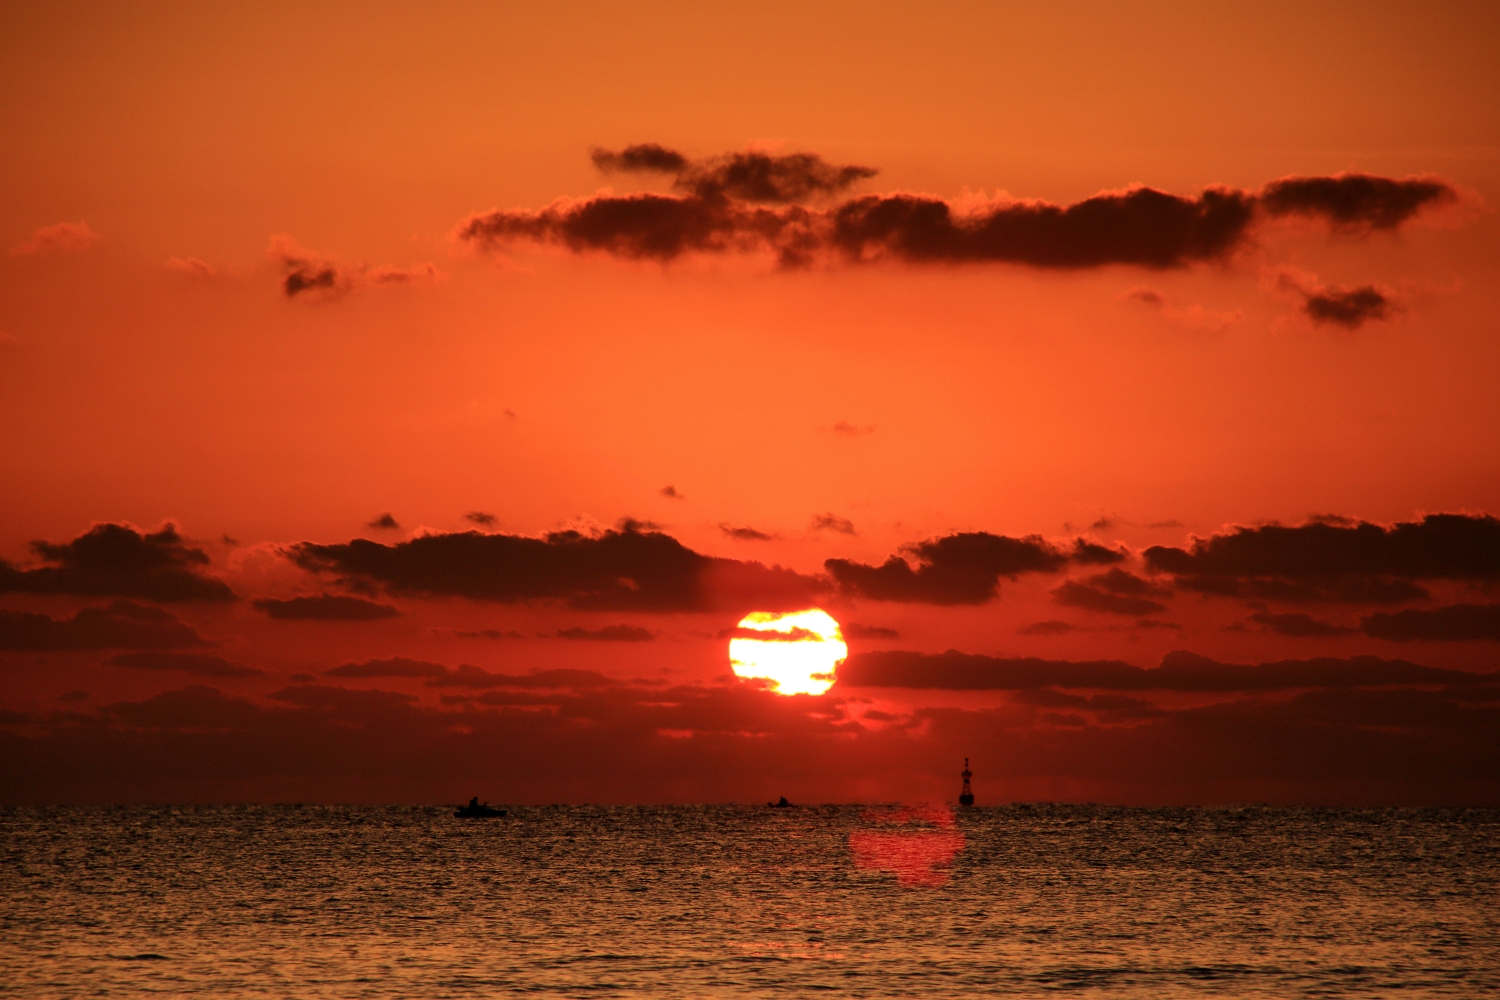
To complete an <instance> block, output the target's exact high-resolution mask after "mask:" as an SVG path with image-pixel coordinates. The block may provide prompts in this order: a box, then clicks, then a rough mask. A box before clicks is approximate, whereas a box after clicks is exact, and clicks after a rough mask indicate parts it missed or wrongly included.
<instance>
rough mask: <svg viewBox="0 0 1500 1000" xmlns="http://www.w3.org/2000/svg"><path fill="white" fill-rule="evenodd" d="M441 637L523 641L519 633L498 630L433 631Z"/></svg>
mask: <svg viewBox="0 0 1500 1000" xmlns="http://www.w3.org/2000/svg"><path fill="white" fill-rule="evenodd" d="M434 631H436V632H440V633H441V634H443V635H451V636H453V637H454V638H457V639H524V638H525V636H523V635H522V634H521V633H519V632H516V631H508V630H502V629H498V628H482V629H475V630H473V631H467V632H466V631H463V630H461V629H434Z"/></svg>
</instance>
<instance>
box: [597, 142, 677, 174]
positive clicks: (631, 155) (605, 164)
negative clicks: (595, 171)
mask: <svg viewBox="0 0 1500 1000" xmlns="http://www.w3.org/2000/svg"><path fill="white" fill-rule="evenodd" d="M589 158H590V159H592V160H593V161H594V166H595V167H597V168H599V169H600V170H601V171H603V172H604V173H606V174H611V173H615V172H617V171H620V172H625V173H640V172H654V173H661V174H676V173H681V172H682V171H684V170H686V169H687V166H688V158H687V157H686V156H683V155H682V154H681V153H679V152H677V151H676V150H675V149H668V148H667V147H665V146H659V145H657V144H656V143H654V142H642V143H637V144H635V145H633V146H626V147H625V148H624V149H622V150H620V151H619V152H618V153H614V152H611V151H609V150H607V149H596V150H594V151H593V153H591V154H589Z"/></svg>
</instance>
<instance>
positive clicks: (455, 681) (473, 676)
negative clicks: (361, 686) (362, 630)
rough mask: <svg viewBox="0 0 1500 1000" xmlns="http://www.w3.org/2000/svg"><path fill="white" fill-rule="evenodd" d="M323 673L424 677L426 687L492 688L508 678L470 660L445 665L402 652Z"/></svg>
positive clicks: (347, 675) (331, 674)
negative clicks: (468, 661)
mask: <svg viewBox="0 0 1500 1000" xmlns="http://www.w3.org/2000/svg"><path fill="white" fill-rule="evenodd" d="M324 673H325V675H326V676H329V677H358V678H370V677H425V678H426V679H427V687H466V688H492V687H500V686H501V685H503V684H505V683H506V681H507V680H508V679H509V678H508V676H507V675H506V674H494V673H490V672H489V671H488V670H485V669H483V668H482V667H476V666H474V665H473V664H470V663H460V664H459V665H458V666H456V667H446V666H444V665H443V664H441V663H432V662H429V661H427V660H414V659H412V658H410V657H406V656H391V657H387V658H386V659H383V660H366V661H365V662H363V663H345V664H342V665H341V666H337V667H334V668H333V669H331V670H327V671H324Z"/></svg>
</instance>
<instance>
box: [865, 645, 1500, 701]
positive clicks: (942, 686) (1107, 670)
mask: <svg viewBox="0 0 1500 1000" xmlns="http://www.w3.org/2000/svg"><path fill="white" fill-rule="evenodd" d="M1497 679H1500V674H1475V673H1469V672H1466V671H1462V670H1446V669H1441V668H1438V667H1426V666H1422V665H1420V664H1416V663H1410V662H1408V661H1406V660H1385V659H1381V658H1379V657H1375V656H1352V657H1347V658H1335V657H1318V658H1315V659H1307V660H1280V661H1277V662H1274V663H1257V664H1241V663H1219V662H1216V661H1214V660H1210V659H1208V658H1207V657H1203V656H1198V655H1196V654H1194V653H1188V652H1183V651H1176V652H1171V653H1167V654H1166V655H1165V656H1163V657H1162V659H1161V664H1160V666H1157V667H1153V668H1145V667H1137V666H1133V665H1131V664H1129V663H1125V662H1123V661H1121V660H1084V661H1075V660H1042V659H1037V658H1036V657H1017V658H1005V657H998V656H982V655H979V654H974V653H960V652H957V651H956V650H949V651H948V652H946V653H938V654H929V653H909V652H903V651H888V652H869V653H853V654H851V655H850V657H849V659H848V661H847V662H846V663H845V664H844V665H843V666H842V667H840V668H839V671H838V682H839V684H840V685H842V686H844V687H892V688H917V689H936V690H947V691H1019V690H1024V689H1029V688H1041V687H1059V688H1082V689H1086V690H1087V689H1093V690H1107V691H1153V690H1155V691H1183V692H1215V691H1218V692H1232V691H1276V690H1287V689H1297V688H1316V687H1328V688H1358V687H1388V686H1391V685H1397V684H1424V685H1434V684H1478V683H1494V682H1495V681H1496V680H1497Z"/></svg>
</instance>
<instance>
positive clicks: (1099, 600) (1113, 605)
mask: <svg viewBox="0 0 1500 1000" xmlns="http://www.w3.org/2000/svg"><path fill="white" fill-rule="evenodd" d="M1170 595H1171V591H1170V590H1167V589H1166V588H1165V587H1160V586H1158V585H1156V584H1154V583H1151V582H1150V581H1147V580H1143V579H1141V578H1140V577H1138V576H1136V575H1135V574H1133V573H1127V572H1126V571H1125V570H1123V569H1120V568H1119V567H1116V568H1114V569H1111V570H1109V571H1108V572H1105V573H1099V574H1096V575H1094V576H1091V577H1089V578H1088V579H1086V580H1084V581H1082V582H1080V581H1078V580H1069V581H1067V582H1066V583H1064V584H1062V586H1060V587H1058V588H1057V589H1055V590H1054V591H1052V599H1053V600H1054V601H1056V602H1057V603H1058V604H1062V605H1065V606H1067V607H1072V608H1083V609H1084V610H1086V611H1104V612H1108V613H1110V614H1116V615H1130V616H1132V617H1139V616H1141V615H1149V614H1153V613H1157V612H1161V611H1165V610H1167V606H1166V605H1165V604H1162V603H1161V602H1160V601H1158V600H1154V599H1153V598H1160V597H1168V596H1170Z"/></svg>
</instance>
